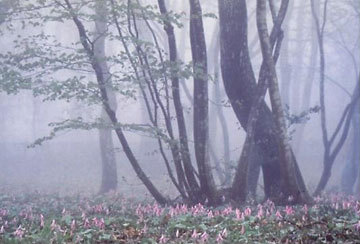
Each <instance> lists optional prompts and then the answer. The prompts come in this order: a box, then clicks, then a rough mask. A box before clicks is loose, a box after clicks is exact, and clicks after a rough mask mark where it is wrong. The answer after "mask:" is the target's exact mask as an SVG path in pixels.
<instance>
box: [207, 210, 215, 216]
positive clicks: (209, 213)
mask: <svg viewBox="0 0 360 244" xmlns="http://www.w3.org/2000/svg"><path fill="white" fill-rule="evenodd" d="M212 217H214V214H213V212H212V211H211V210H209V212H208V218H212Z"/></svg>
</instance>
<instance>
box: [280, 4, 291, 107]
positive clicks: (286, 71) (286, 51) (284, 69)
mask: <svg viewBox="0 0 360 244" xmlns="http://www.w3.org/2000/svg"><path fill="white" fill-rule="evenodd" d="M293 6H294V2H293V1H291V2H290V3H289V10H288V11H289V13H288V14H287V17H286V18H285V26H284V31H285V32H287V33H289V32H288V31H289V29H290V23H291V22H290V20H291V13H292V12H293ZM289 39H290V37H289V35H286V36H284V40H283V42H282V45H281V46H282V48H281V54H280V60H279V61H280V78H281V79H280V81H281V98H282V100H283V103H284V106H290V87H291V83H292V71H293V70H292V69H293V67H292V65H291V64H290V55H291V54H290V40H289Z"/></svg>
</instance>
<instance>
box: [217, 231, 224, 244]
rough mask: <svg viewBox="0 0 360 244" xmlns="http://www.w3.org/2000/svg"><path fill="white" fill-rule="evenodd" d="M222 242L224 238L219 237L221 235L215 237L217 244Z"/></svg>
mask: <svg viewBox="0 0 360 244" xmlns="http://www.w3.org/2000/svg"><path fill="white" fill-rule="evenodd" d="M223 241H224V238H223V237H222V236H221V233H219V234H218V235H217V237H216V242H217V243H222V242H223Z"/></svg>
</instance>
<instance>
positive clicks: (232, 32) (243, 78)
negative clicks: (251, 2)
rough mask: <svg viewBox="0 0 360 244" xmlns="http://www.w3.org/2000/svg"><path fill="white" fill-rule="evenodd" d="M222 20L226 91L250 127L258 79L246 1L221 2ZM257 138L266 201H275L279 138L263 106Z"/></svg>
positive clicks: (278, 177) (240, 120) (220, 17)
mask: <svg viewBox="0 0 360 244" xmlns="http://www.w3.org/2000/svg"><path fill="white" fill-rule="evenodd" d="M218 4H219V20H220V58H221V73H222V78H223V82H224V86H225V91H226V93H227V96H228V98H229V100H230V103H231V105H232V108H233V110H234V112H235V115H236V117H237V119H238V120H239V122H240V124H241V126H242V127H243V128H244V129H245V130H246V125H247V121H248V117H249V113H250V108H251V105H252V98H253V96H254V93H255V87H256V83H255V76H254V73H253V70H252V67H251V62H250V57H249V53H248V46H247V9H246V2H245V0H239V1H222V0H219V1H218ZM259 114H260V116H261V117H262V119H261V120H258V121H257V125H256V127H255V132H254V137H255V141H256V144H257V146H258V151H259V153H260V154H261V155H262V157H263V159H264V162H263V163H262V169H263V175H264V185H265V189H264V190H265V197H266V198H269V199H274V198H276V197H277V196H278V193H279V192H280V171H279V164H278V151H277V150H278V149H277V142H276V137H275V135H274V134H273V132H272V128H273V121H272V115H271V112H270V110H269V108H268V107H267V106H266V105H265V103H264V102H263V103H262V104H261V106H260V111H259Z"/></svg>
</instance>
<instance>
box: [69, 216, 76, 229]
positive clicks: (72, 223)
mask: <svg viewBox="0 0 360 244" xmlns="http://www.w3.org/2000/svg"><path fill="white" fill-rule="evenodd" d="M75 228H76V222H75V219H73V221H72V222H71V225H70V229H71V231H74V230H75Z"/></svg>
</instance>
